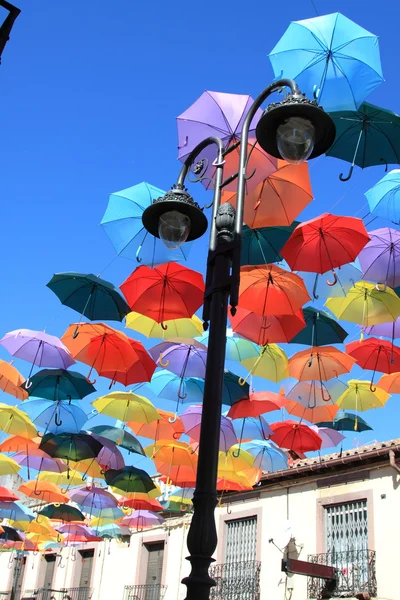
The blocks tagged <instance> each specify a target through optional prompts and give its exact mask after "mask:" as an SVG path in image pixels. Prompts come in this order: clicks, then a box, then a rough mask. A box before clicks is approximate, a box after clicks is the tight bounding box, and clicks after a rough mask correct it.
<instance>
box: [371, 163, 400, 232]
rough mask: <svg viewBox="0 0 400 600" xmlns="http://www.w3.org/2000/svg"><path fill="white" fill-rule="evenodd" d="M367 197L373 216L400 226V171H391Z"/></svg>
mask: <svg viewBox="0 0 400 600" xmlns="http://www.w3.org/2000/svg"><path fill="white" fill-rule="evenodd" d="M365 197H366V198H367V200H368V205H369V210H370V211H371V214H373V215H374V216H377V217H384V218H385V219H389V221H392V222H393V223H396V224H400V169H393V170H392V171H389V173H387V174H386V175H385V176H384V177H382V179H381V180H380V181H378V183H376V184H375V185H374V186H373V187H372V188H371V189H370V190H368V192H365Z"/></svg>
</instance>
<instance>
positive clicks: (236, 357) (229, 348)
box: [195, 329, 261, 362]
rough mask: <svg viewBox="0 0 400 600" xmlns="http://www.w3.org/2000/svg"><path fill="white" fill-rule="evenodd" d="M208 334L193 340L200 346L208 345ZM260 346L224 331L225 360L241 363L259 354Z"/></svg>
mask: <svg viewBox="0 0 400 600" xmlns="http://www.w3.org/2000/svg"><path fill="white" fill-rule="evenodd" d="M208 336H209V332H208V331H206V332H204V334H203V335H202V336H201V337H196V338H195V340H197V341H198V342H200V344H204V345H205V346H207V345H208ZM260 350H261V348H260V346H258V345H257V344H255V343H254V342H251V341H250V340H246V339H245V338H242V337H240V336H238V335H236V334H235V332H234V331H232V329H227V330H226V355H225V358H226V360H232V361H236V362H241V361H242V360H244V359H246V358H254V357H256V356H259V354H260Z"/></svg>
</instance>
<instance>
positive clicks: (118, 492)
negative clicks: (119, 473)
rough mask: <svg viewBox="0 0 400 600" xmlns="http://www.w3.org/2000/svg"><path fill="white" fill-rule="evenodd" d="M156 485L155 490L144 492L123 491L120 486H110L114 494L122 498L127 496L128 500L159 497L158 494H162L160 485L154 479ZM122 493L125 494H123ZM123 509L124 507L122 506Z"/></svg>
mask: <svg viewBox="0 0 400 600" xmlns="http://www.w3.org/2000/svg"><path fill="white" fill-rule="evenodd" d="M153 483H154V485H155V486H156V487H155V488H154V490H150V491H149V492H146V493H143V492H121V490H119V489H118V488H115V487H112V486H110V489H111V491H112V492H113V494H115V495H116V496H119V497H120V498H126V499H127V500H146V499H147V498H150V499H153V498H158V496H161V490H160V488H159V487H158V485H157V484H156V482H155V481H153ZM121 494H123V495H122V496H121ZM121 508H122V509H123V507H121Z"/></svg>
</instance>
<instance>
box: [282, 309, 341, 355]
mask: <svg viewBox="0 0 400 600" xmlns="http://www.w3.org/2000/svg"><path fill="white" fill-rule="evenodd" d="M303 315H304V320H305V322H306V326H305V327H304V328H303V329H302V330H301V331H299V333H298V334H297V335H295V337H294V338H293V339H292V340H290V343H291V344H306V345H307V346H325V345H328V344H343V342H344V340H345V339H346V338H347V336H348V333H347V331H345V330H344V329H343V327H342V326H341V325H339V323H338V322H337V321H336V320H335V319H334V318H333V317H331V316H329V315H328V313H326V312H324V311H323V310H317V309H316V308H313V307H312V306H308V307H307V308H304V309H303Z"/></svg>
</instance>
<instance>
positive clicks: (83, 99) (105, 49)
mask: <svg viewBox="0 0 400 600" xmlns="http://www.w3.org/2000/svg"><path fill="white" fill-rule="evenodd" d="M18 6H19V7H20V8H21V9H22V13H21V15H20V17H19V18H18V20H17V21H16V24H15V26H14V29H13V31H12V37H11V40H10V42H9V43H8V45H7V47H6V49H5V51H4V53H3V61H2V63H3V64H2V66H1V68H0V97H1V105H0V107H1V108H0V110H1V142H2V143H1V148H0V198H1V205H2V213H1V229H0V232H1V233H0V257H1V258H0V260H1V276H2V301H1V308H2V310H1V312H0V334H3V333H5V332H7V331H10V330H13V329H16V328H20V327H28V328H32V329H44V328H47V331H48V332H49V333H54V334H56V335H62V333H63V332H64V330H65V329H66V327H67V326H68V324H69V323H70V322H73V321H74V320H75V319H76V315H75V313H73V312H72V311H69V310H68V309H67V310H62V307H61V306H60V303H59V301H58V299H57V298H56V297H55V296H54V295H53V294H52V293H51V292H50V290H49V289H48V288H46V283H47V282H48V280H49V279H50V278H51V277H52V275H53V273H55V272H60V271H80V272H93V273H99V272H101V271H103V269H104V268H105V267H106V266H107V265H109V263H110V262H111V261H113V259H114V257H115V255H114V251H113V247H112V246H111V244H110V242H109V240H108V239H107V237H106V235H105V234H104V232H103V231H102V229H101V227H100V226H99V222H100V220H101V217H102V215H103V213H104V211H105V208H106V205H107V200H108V196H109V194H110V193H111V192H113V191H117V190H120V189H123V188H126V187H129V186H131V185H134V184H135V183H139V182H141V181H147V182H149V183H151V184H153V185H155V186H158V187H160V188H164V189H167V188H169V187H170V185H172V183H173V182H174V179H175V178H176V175H177V173H178V170H179V163H178V162H177V160H176V156H177V134H176V124H175V118H176V116H177V115H179V114H180V113H181V112H182V111H183V110H185V109H186V108H187V107H188V106H189V105H190V104H192V103H193V102H194V101H195V100H196V99H197V98H198V96H199V95H200V94H201V93H202V92H203V91H204V90H205V89H209V90H213V91H221V92H234V93H250V94H252V95H253V96H255V95H257V93H258V92H259V91H260V90H261V89H263V88H264V87H265V86H266V85H267V84H268V83H270V81H271V80H272V78H273V74H272V69H271V67H270V64H269V60H268V57H267V55H268V52H269V51H270V50H271V49H272V48H273V47H274V45H275V44H276V42H277V41H278V39H279V38H280V36H281V35H282V34H283V33H284V31H285V30H286V28H287V26H288V25H289V22H290V21H292V20H298V19H303V18H309V17H313V16H315V14H316V12H315V9H314V7H313V4H312V2H311V0H302V1H297V2H295V1H293V0H287V1H286V2H284V3H273V8H271V3H268V2H250V3H245V4H243V2H239V1H238V0H229V1H228V0H219V1H218V2H211V1H208V2H207V1H206V2H202V3H200V4H199V3H188V2H186V1H185V2H184V1H183V0H174V2H172V3H166V2H161V1H160V0H156V1H155V2H133V1H132V0H117V1H116V2H114V3H110V2H109V1H106V0H98V1H97V2H96V3H95V2H87V3H81V2H78V1H77V0H72V1H71V2H68V3H67V2H61V1H57V2H55V1H54V0H39V1H37V2H31V1H29V0H19V2H18ZM315 6H316V9H317V11H318V12H319V14H327V13H331V12H337V11H339V12H342V13H343V14H345V15H346V16H347V17H349V18H350V19H353V20H354V21H356V22H357V23H359V24H360V25H362V26H363V27H365V28H366V29H368V30H370V31H372V32H373V33H375V34H377V35H379V36H380V51H381V59H382V64H383V71H384V76H385V79H386V82H385V83H383V84H382V85H381V86H380V87H379V88H377V89H376V90H375V91H374V92H373V94H372V95H371V96H370V98H369V99H368V100H369V101H371V102H373V103H375V104H379V105H382V106H384V107H386V108H389V109H392V110H394V111H397V112H400V106H399V103H398V98H399V95H400V94H399V93H400V79H399V77H398V59H397V55H398V53H397V51H396V50H395V49H396V48H397V45H398V27H397V23H398V19H399V17H400V5H399V4H398V3H397V1H396V0H391V1H389V2H386V3H385V11H380V10H377V5H376V3H374V2H372V1H371V0H366V1H361V0H352V1H327V0H324V1H322V0H315ZM347 168H348V165H347V164H345V163H341V162H340V161H338V160H336V159H332V158H330V159H327V158H323V159H320V160H318V161H315V162H314V164H311V166H310V172H311V176H312V182H313V189H314V194H315V201H314V202H313V203H312V204H311V205H310V206H309V207H308V209H307V210H306V211H305V212H304V213H303V215H302V217H303V218H309V217H312V216H316V215H318V214H320V213H322V212H326V211H327V212H329V211H330V210H332V207H334V208H333V211H334V212H335V213H337V214H348V215H355V214H357V215H359V216H360V215H363V214H365V212H367V209H365V211H364V205H365V198H364V196H363V193H364V192H365V191H366V190H367V189H369V187H371V185H373V184H374V183H375V182H376V181H378V180H379V179H380V178H381V177H382V176H383V174H384V172H383V168H380V167H376V168H373V169H369V170H365V171H364V172H362V171H361V170H360V169H357V168H356V169H355V173H354V176H353V178H352V179H351V180H350V182H348V183H341V182H340V181H339V180H338V174H339V173H340V172H342V171H343V170H344V169H345V171H344V172H347ZM191 191H192V193H193V195H194V196H195V197H196V198H198V199H204V198H205V197H208V198H209V196H206V193H205V192H204V190H202V189H199V185H197V186H193V187H192V188H191ZM375 226H376V223H374V227H375ZM205 244H206V240H202V241H201V242H199V249H202V251H199V252H193V253H192V255H193V256H192V260H191V261H190V263H189V264H190V266H191V267H192V268H196V269H199V270H202V271H204V265H205ZM134 267H135V265H134V264H133V263H132V262H131V261H129V260H127V259H123V258H118V259H116V260H114V261H113V262H112V263H111V265H110V266H109V267H108V268H107V269H106V271H105V272H104V277H105V278H106V279H110V280H112V281H113V282H114V283H115V284H116V285H119V284H120V283H121V282H122V281H123V280H124V279H125V278H126V277H127V276H128V275H129V274H130V273H131V271H132V270H133V268H134ZM0 355H1V357H2V358H5V359H8V355H6V353H5V352H3V351H1V352H0ZM19 366H22V368H23V369H24V372H25V373H27V369H26V365H21V364H20V365H19ZM81 370H82V372H86V366H83V367H82V369H81ZM261 383H262V384H263V386H264V387H265V384H266V385H267V386H268V382H263V381H261V380H259V382H258V384H260V385H257V387H262V386H261ZM107 388H108V386H107V385H104V386H103V387H100V388H99V391H101V392H104V393H105V392H106V391H107ZM2 400H3V401H4V400H5V398H4V395H3V398H2ZM397 402H398V398H396V397H394V398H391V399H390V400H389V402H388V404H387V407H386V408H385V409H384V410H381V411H379V410H376V411H372V412H371V413H369V414H367V415H366V418H367V420H368V421H369V422H370V423H371V424H372V425H373V426H374V429H375V431H374V432H368V433H367V434H365V435H361V436H359V437H358V438H357V439H358V440H360V441H362V440H364V441H370V440H372V439H374V438H375V437H376V438H377V439H380V440H383V439H388V438H394V437H398V435H399V432H398V426H397V423H398V417H399V416H400V409H399V408H398V406H397ZM354 439H355V438H354V436H352V435H350V436H349V439H348V442H347V445H348V446H351V445H352V444H353V443H354Z"/></svg>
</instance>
